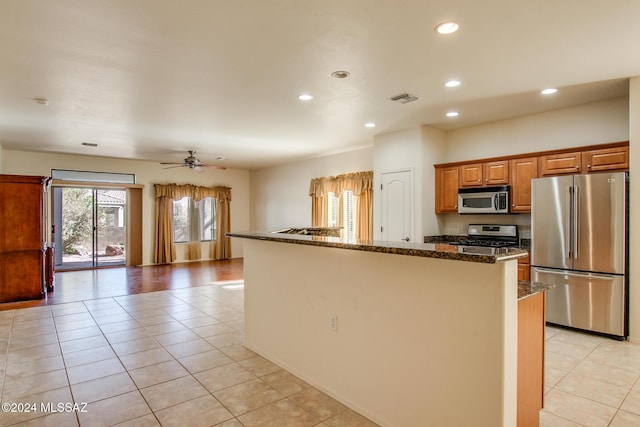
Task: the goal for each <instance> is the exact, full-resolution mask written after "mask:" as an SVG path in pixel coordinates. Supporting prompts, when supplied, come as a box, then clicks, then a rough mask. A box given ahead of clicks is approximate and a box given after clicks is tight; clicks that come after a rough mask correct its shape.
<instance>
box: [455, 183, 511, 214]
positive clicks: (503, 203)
mask: <svg viewBox="0 0 640 427" xmlns="http://www.w3.org/2000/svg"><path fill="white" fill-rule="evenodd" d="M458 213H461V214H474V213H475V214H508V213H509V186H508V185H504V186H499V187H478V188H460V189H459V190H458Z"/></svg>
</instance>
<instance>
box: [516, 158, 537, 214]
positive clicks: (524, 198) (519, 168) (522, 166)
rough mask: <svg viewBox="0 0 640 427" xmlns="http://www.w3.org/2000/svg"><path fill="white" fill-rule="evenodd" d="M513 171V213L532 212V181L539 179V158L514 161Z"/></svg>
mask: <svg viewBox="0 0 640 427" xmlns="http://www.w3.org/2000/svg"><path fill="white" fill-rule="evenodd" d="M509 167H510V170H511V180H510V183H511V212H531V180H532V179H533V178H537V177H538V158H537V157H526V158H523V159H513V160H511V163H510V166H509Z"/></svg>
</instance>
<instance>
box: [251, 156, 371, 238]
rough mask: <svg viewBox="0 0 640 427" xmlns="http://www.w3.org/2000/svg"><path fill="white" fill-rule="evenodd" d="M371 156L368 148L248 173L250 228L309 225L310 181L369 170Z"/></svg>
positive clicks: (266, 228)
mask: <svg viewBox="0 0 640 427" xmlns="http://www.w3.org/2000/svg"><path fill="white" fill-rule="evenodd" d="M372 155H373V154H372V149H371V148H365V149H362V150H356V151H349V152H346V153H341V154H335V155H331V156H325V157H318V158H314V159H309V160H305V161H301V162H296V163H289V164H285V165H281V166H276V167H271V168H265V169H259V170H254V171H251V215H250V223H251V227H250V228H251V229H252V230H262V231H272V230H277V229H279V228H285V227H298V226H300V227H308V226H310V225H311V197H309V184H310V183H311V179H312V178H318V177H322V176H335V175H340V174H344V173H351V172H363V171H368V170H372V169H373V160H372ZM248 229H249V227H247V230H248Z"/></svg>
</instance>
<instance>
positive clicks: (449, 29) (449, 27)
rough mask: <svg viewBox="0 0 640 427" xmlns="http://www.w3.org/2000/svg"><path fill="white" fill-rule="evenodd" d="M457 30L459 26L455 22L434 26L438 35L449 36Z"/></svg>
mask: <svg viewBox="0 0 640 427" xmlns="http://www.w3.org/2000/svg"><path fill="white" fill-rule="evenodd" d="M458 28H460V26H459V25H458V24H456V23H455V22H453V21H447V22H441V23H440V24H438V25H436V28H435V31H436V33H438V34H451V33H455V32H456V31H458Z"/></svg>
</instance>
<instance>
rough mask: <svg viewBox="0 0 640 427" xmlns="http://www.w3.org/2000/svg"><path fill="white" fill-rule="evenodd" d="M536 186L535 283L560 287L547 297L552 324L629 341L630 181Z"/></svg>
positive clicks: (558, 181) (540, 182)
mask: <svg viewBox="0 0 640 427" xmlns="http://www.w3.org/2000/svg"><path fill="white" fill-rule="evenodd" d="M531 184H532V189H531V198H532V206H531V244H532V247H531V277H532V280H533V281H537V282H543V283H551V284H554V285H555V287H554V288H553V289H551V290H550V291H548V292H547V322H549V323H554V324H558V325H564V326H570V327H573V328H578V329H584V330H588V331H594V332H599V333H603V334H607V335H612V336H616V337H619V338H622V337H625V336H626V335H627V309H626V306H627V287H628V286H627V277H626V275H627V264H628V261H627V241H628V238H627V233H628V231H627V230H628V224H627V184H628V178H627V174H626V173H625V172H617V173H597V174H588V175H568V176H557V177H549V178H537V179H533V180H532V183H531Z"/></svg>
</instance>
